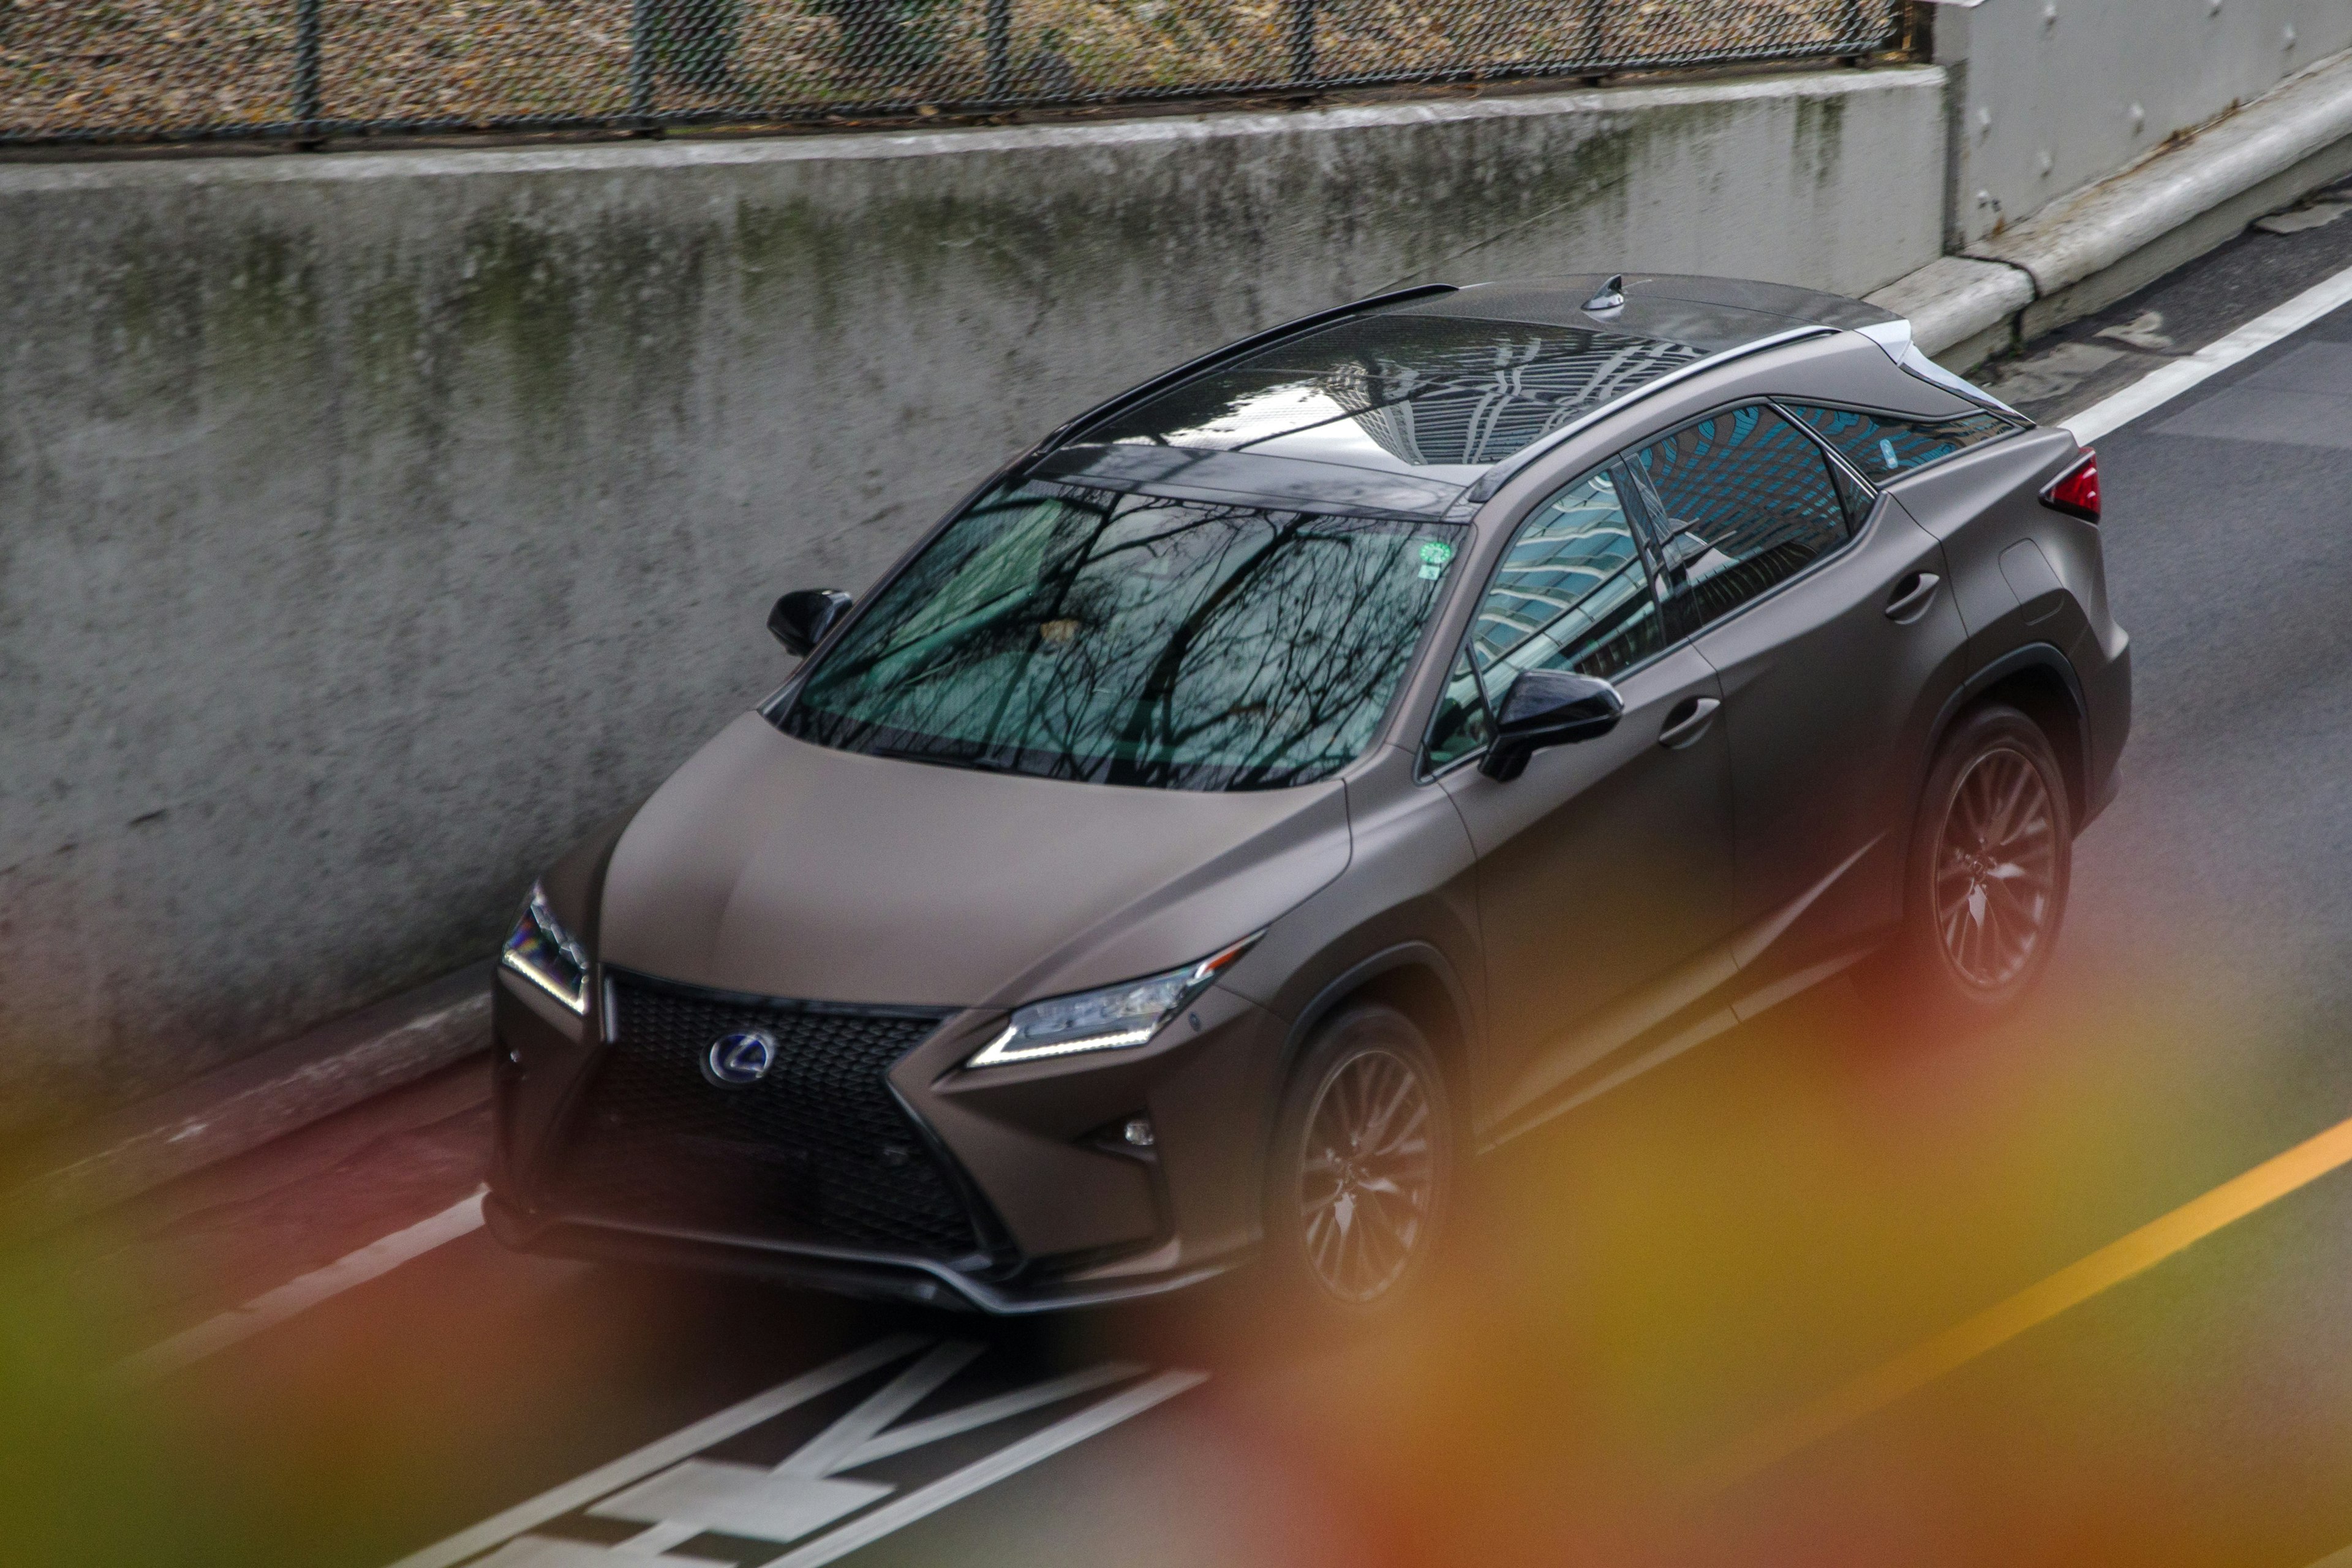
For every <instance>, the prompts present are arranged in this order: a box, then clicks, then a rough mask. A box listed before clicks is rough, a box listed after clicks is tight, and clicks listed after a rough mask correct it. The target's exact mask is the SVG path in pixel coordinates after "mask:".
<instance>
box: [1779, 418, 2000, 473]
mask: <svg viewBox="0 0 2352 1568" xmlns="http://www.w3.org/2000/svg"><path fill="white" fill-rule="evenodd" d="M1780 406H1781V407H1782V408H1784V409H1786V410H1787V411H1788V413H1789V415H1790V417H1792V418H1794V419H1796V420H1797V421H1799V422H1800V423H1801V424H1802V425H1803V426H1805V427H1806V428H1807V429H1809V430H1811V432H1812V433H1813V434H1814V435H1816V436H1819V437H1821V438H1822V440H1823V441H1825V442H1827V443H1828V444H1829V445H1830V446H1831V447H1833V448H1835V449H1836V451H1837V452H1838V454H1839V455H1840V456H1842V457H1843V458H1845V460H1846V461H1847V462H1849V463H1852V464H1853V466H1854V468H1855V469H1856V470H1857V471H1858V472H1860V473H1861V474H1862V475H1863V476H1864V478H1865V479H1870V480H1872V481H1873V482H1874V483H1877V484H1885V483H1888V482H1890V481H1892V480H1895V479H1901V478H1902V477H1903V476H1904V475H1906V474H1908V473H1912V472H1914V471H1916V470H1917V469H1920V468H1926V467H1927V465H1928V464H1930V463H1940V462H1942V461H1943V460H1944V459H1945V458H1948V457H1951V456H1952V455H1953V454H1954V453H1956V452H1965V451H1967V450H1968V449H1969V447H1978V446H1981V445H1983V444H1984V443H1985V442H1987V441H1998V440H2000V438H2001V437H2004V436H2013V435H2015V434H2016V433H2017V431H2018V430H2019V429H2020V428H2021V426H2018V425H2017V424H2015V423H2014V422H2012V421H2011V420H2008V419H2004V418H2002V417H2001V416H2000V415H1998V414H1993V413H1989V412H1985V413H1971V414H1962V415H1958V416H1955V417H1953V418H1949V419H1913V418H1908V417H1906V416H1902V415H1899V414H1864V413H1861V412H1859V411H1858V410H1855V409H1852V408H1829V407H1824V406H1822V405H1818V404H1807V403H1782V404H1781V405H1780Z"/></svg>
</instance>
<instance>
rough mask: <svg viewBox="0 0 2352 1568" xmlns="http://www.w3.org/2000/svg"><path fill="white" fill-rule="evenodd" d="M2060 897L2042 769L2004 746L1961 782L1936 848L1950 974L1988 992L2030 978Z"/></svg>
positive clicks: (2053, 824)
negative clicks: (2027, 971)
mask: <svg viewBox="0 0 2352 1568" xmlns="http://www.w3.org/2000/svg"><path fill="white" fill-rule="evenodd" d="M2057 891H2058V827H2057V812H2056V810H2055V808H2054V806H2053V803H2052V801H2051V798H2050V789H2049V786H2048V784H2046V783H2044V782H2043V779H2042V770H2041V769H2040V768H2038V767H2036V766H2034V764H2033V762H2032V759H2031V758H2029V757H2027V756H2026V755H2025V754H2024V753H2023V752H2019V751H2015V750H2012V749H2011V748H2009V747H2006V746H2003V747H2000V748H1999V749H1997V750H1993V751H1990V752H1986V753H1985V754H1984V755H1983V756H1980V757H1979V758H1978V759H1977V760H1976V761H1975V762H1974V763H1972V764H1970V766H1969V771H1968V772H1967V773H1964V774H1962V775H1961V777H1960V782H1959V785H1958V788H1957V789H1956V790H1954V792H1953V795H1952V805H1951V809H1950V810H1949V812H1948V813H1947V814H1946V816H1945V818H1944V831H1943V836H1942V837H1941V838H1940V839H1939V840H1938V842H1937V846H1936V886H1935V899H1936V930H1937V935H1938V937H1940V938H1941V940H1942V942H1943V949H1944V957H1945V959H1946V961H1947V962H1948V963H1950V964H1951V966H1952V969H1953V971H1954V972H1955V973H1958V975H1959V977H1960V978H1961V979H1962V980H1964V981H1966V982H1967V983H1968V984H1969V985H1971V986H1973V987H1975V988H1977V989H1979V990H1981V991H1997V990H1999V989H2000V988H2001V987H2002V986H2004V985H2007V984H2010V982H2011V981H2013V980H2015V979H2016V978H2017V977H2018V976H2019V975H2020V974H2021V973H2024V971H2025V969H2026V967H2027V966H2028V965H2029V964H2031V963H2032V962H2033V959H2034V956H2035V954H2036V953H2037V952H2039V951H2040V949H2041V946H2042V939H2043V938H2044V936H2045V935H2046V934H2047V933H2048V931H2049V927H2050V922H2051V919H2052V916H2053V913H2054V911H2055V908H2056V903H2057Z"/></svg>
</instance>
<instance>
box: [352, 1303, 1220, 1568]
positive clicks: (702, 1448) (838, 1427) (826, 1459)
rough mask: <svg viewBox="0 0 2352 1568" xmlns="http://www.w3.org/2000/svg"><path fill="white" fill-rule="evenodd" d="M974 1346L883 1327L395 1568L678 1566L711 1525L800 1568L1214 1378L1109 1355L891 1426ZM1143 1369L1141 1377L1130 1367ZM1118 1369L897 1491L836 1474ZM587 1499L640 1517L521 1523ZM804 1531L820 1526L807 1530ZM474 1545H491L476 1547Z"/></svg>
mask: <svg viewBox="0 0 2352 1568" xmlns="http://www.w3.org/2000/svg"><path fill="white" fill-rule="evenodd" d="M917 1352H921V1353H919V1354H918V1353H917ZM981 1353H982V1347H981V1346H979V1345H976V1344H972V1343H969V1342H955V1341H950V1342H944V1343H939V1344H933V1343H931V1342H929V1341H926V1340H923V1339H919V1338H913V1337H910V1336H905V1335H900V1336H896V1337H893V1338H891V1339H887V1340H884V1341H881V1342H878V1343H877V1344H873V1345H869V1346H867V1347H866V1349H865V1350H863V1351H859V1352H853V1353H852V1354H851V1355H849V1356H845V1357H843V1358H842V1359H841V1360H839V1361H836V1362H835V1363H832V1364H831V1365H830V1366H828V1367H825V1368H822V1369H820V1370H819V1371H818V1372H816V1373H809V1374H808V1375H807V1376H805V1377H803V1378H800V1379H796V1380H794V1382H793V1383H791V1384H784V1385H782V1386H781V1387H779V1388H777V1389H773V1390H771V1391H770V1392H769V1393H768V1394H761V1395H759V1396H757V1397H755V1398H754V1399H751V1400H747V1401H745V1402H744V1403H743V1404H741V1405H736V1406H735V1407H733V1408H732V1409H731V1410H729V1411H724V1412H721V1413H720V1414H719V1415H715V1416H712V1417H710V1418H709V1419H708V1420H705V1421H702V1422H698V1423H697V1424H696V1425H695V1426H690V1427H688V1428H687V1429H686V1430H685V1431H683V1432H680V1433H678V1434H677V1435H675V1436H670V1437H667V1438H664V1439H663V1440H662V1441H660V1442H659V1443H656V1444H653V1445H650V1446H649V1447H646V1448H642V1449H639V1450H638V1451H637V1452H636V1453H635V1454H632V1455H630V1456H629V1457H628V1458H625V1459H622V1460H617V1461H615V1462H614V1463H613V1464H611V1465H607V1466H605V1467H604V1468H602V1469H599V1470H597V1471H595V1472H593V1473H592V1474H590V1475H587V1476H583V1477H582V1478H581V1479H578V1480H576V1481H573V1482H571V1483H569V1484H568V1485H565V1486H562V1487H558V1488H556V1489H554V1490H552V1491H550V1492H547V1493H544V1494H542V1495H541V1496H540V1497H538V1498H535V1499H533V1500H531V1501H530V1502H528V1503H524V1504H522V1505H521V1506H520V1507H518V1508H513V1509H509V1510H507V1511H506V1512H505V1513H502V1514H500V1515H499V1516H498V1517H497V1518H496V1519H493V1520H489V1521H485V1522H484V1523H481V1524H478V1525H477V1526H475V1527H474V1528H473V1529H471V1530H468V1531H463V1532H461V1533H460V1534H457V1535H454V1536H451V1537H450V1538H449V1539H448V1540H446V1541H444V1542H440V1543H439V1544H437V1545H436V1546H433V1547H429V1548H427V1549H426V1550H425V1551H424V1552H417V1553H415V1555H413V1556H409V1557H404V1558H403V1559H402V1560H401V1561H400V1562H398V1563H394V1565H393V1568H453V1565H454V1564H457V1563H466V1564H467V1568H618V1565H619V1564H621V1563H632V1562H644V1561H646V1560H649V1559H650V1560H657V1561H661V1562H668V1563H681V1564H684V1563H692V1562H694V1561H696V1560H695V1559H694V1558H692V1557H690V1556H688V1555H685V1554H682V1553H677V1552H676V1551H675V1549H676V1548H678V1547H681V1546H684V1545H686V1544H687V1543H688V1542H691V1541H692V1540H693V1539H694V1538H695V1537H696V1536H698V1535H700V1534H702V1533H703V1532H705V1531H720V1532H723V1533H725V1534H729V1535H737V1536H742V1537H745V1538H747V1539H751V1540H755V1541H767V1542H774V1543H775V1544H776V1545H778V1546H783V1545H786V1544H789V1543H791V1542H805V1543H804V1544H803V1545H801V1546H800V1547H799V1548H798V1549H797V1550H796V1551H793V1552H787V1553H786V1554H785V1555H784V1556H782V1557H781V1558H777V1559H775V1560H774V1562H775V1563H783V1564H791V1565H795V1568H796V1565H799V1564H804V1563H830V1562H833V1561H834V1560H835V1558H838V1557H841V1556H843V1555H845V1554H846V1553H848V1552H855V1551H856V1550H858V1549H859V1548H860V1547H863V1546H866V1545H868V1544H870V1543H872V1542H875V1541H877V1540H879V1539H881V1538H882V1537H883V1536H886V1535H888V1534H889V1533H891V1532H892V1531H897V1530H899V1529H902V1528H904V1527H905V1526H907V1525H908V1524H911V1523H913V1522H914V1521H917V1520H919V1519H922V1518H924V1517H926V1516H927V1515H929V1514H932V1513H935V1512H937V1511H938V1510H940V1509H943V1508H945V1507H947V1506H948V1505H949V1504H950V1503H953V1502H956V1501H958V1500H961V1499H963V1498H966V1497H970V1496H971V1494H972V1493H974V1492H976V1491H979V1490H981V1489H982V1488H985V1487H988V1486H991V1485H992V1484H994V1483H995V1482H997V1481H1000V1480H1003V1479H1005V1478H1006V1477H1008V1476H1012V1475H1014V1474H1016V1473H1018V1472H1020V1471H1022V1470H1024V1469H1026V1468H1029V1467H1030V1466H1032V1465H1034V1464H1037V1463H1038V1462H1039V1461H1041V1460H1044V1459H1046V1458H1051V1457H1052V1456H1053V1455H1055V1454H1057V1453H1060V1452H1061V1451H1062V1450H1063V1449H1065V1448H1067V1447H1071V1446H1072V1445H1074V1444H1076V1443H1079V1442H1083V1441H1084V1440H1085V1439H1087V1438H1088V1437H1091V1436H1097V1434H1100V1433H1102V1432H1106V1431H1108V1430H1109V1429H1110V1428H1111V1427H1113V1426H1118V1424H1119V1423H1120V1422H1122V1421H1126V1420H1129V1419H1130V1418H1131V1417H1133V1416H1136V1415H1141V1414H1142V1413H1143V1412H1144V1411H1146V1410H1149V1409H1150V1408H1152V1407H1153V1406H1154V1405H1160V1404H1161V1403H1163V1402H1164V1401H1166V1400H1169V1399H1171V1398H1173V1397H1174V1396H1175V1395H1177V1394H1181V1393H1182V1392H1184V1391H1185V1390H1186V1389H1188V1388H1192V1387H1193V1386H1195V1385H1197V1384H1201V1383H1203V1382H1205V1381H1207V1377H1208V1374H1207V1373H1201V1372H1186V1371H1171V1372H1163V1373H1159V1374H1157V1375H1155V1376H1145V1375H1144V1374H1145V1370H1146V1369H1144V1368H1142V1367H1140V1366H1137V1365H1134V1364H1132V1363H1125V1362H1107V1363H1103V1364H1101V1365H1099V1366H1094V1367H1088V1368H1086V1369H1084V1370H1082V1371H1078V1372H1074V1373H1064V1374H1062V1375H1061V1376H1059V1377H1055V1378H1049V1379H1046V1380H1045V1381H1044V1382H1042V1383H1038V1384H1032V1385H1031V1386H1029V1387H1026V1388H1021V1389H1015V1390H1013V1391H1012V1392H1010V1393H1007V1394H997V1395H994V1396H992V1397H990V1398H985V1399H981V1400H977V1401H974V1402H972V1403H971V1404H969V1405H963V1406H961V1407H960V1408H958V1409H954V1410H950V1411H947V1412H945V1413H943V1414H941V1415H933V1416H929V1417H927V1418H925V1419H922V1420H919V1421H916V1422H912V1423H910V1424H908V1426H903V1427H897V1428H895V1429H894V1428H893V1426H892V1423H893V1422H895V1421H897V1420H898V1418H899V1417H901V1416H903V1415H906V1414H907V1413H908V1411H910V1410H912V1409H913V1408H914V1407H915V1406H917V1405H920V1404H921V1403H922V1402H923V1401H924V1400H926V1399H928V1398H929V1397H930V1396H931V1395H932V1394H936V1393H937V1392H939V1390H940V1389H941V1388H942V1387H944V1386H946V1384H948V1383H950V1381H952V1380H953V1379H954V1377H955V1376H956V1375H957V1374H958V1373H961V1372H962V1371H963V1369H964V1368H966V1367H967V1366H969V1365H970V1364H971V1363H972V1362H973V1361H974V1360H976V1359H977V1358H978V1357H979V1356H980V1354H981ZM910 1357H911V1358H912V1360H911V1361H908V1358H910ZM895 1361H908V1364H907V1365H905V1366H903V1367H901V1368H900V1369H899V1370H898V1373H897V1374H896V1375H895V1376H894V1377H892V1378H891V1379H890V1380H889V1382H887V1384H883V1385H882V1386H881V1387H880V1388H877V1389H876V1390H874V1391H873V1392H871V1393H869V1394H866V1397H865V1398H864V1399H863V1400H861V1401H860V1402H859V1403H858V1404H857V1405H855V1406H854V1407H852V1408H851V1409H850V1410H848V1411H846V1412H845V1413H844V1414H842V1415H838V1416H835V1418H834V1420H833V1422H832V1424H831V1425H829V1426H826V1427H825V1428H824V1430H823V1431H822V1432H819V1433H817V1434H816V1435H815V1436H813V1437H810V1438H808V1439H807V1440H805V1441H804V1442H803V1443H802V1445H801V1446H800V1447H799V1448H798V1449H797V1450H795V1451H794V1452H793V1454H792V1455H790V1456H789V1457H787V1458H784V1459H783V1460H782V1462H781V1463H779V1464H774V1465H751V1464H744V1463H742V1462H740V1461H738V1460H732V1459H719V1458H707V1457H705V1455H707V1453H708V1451H709V1448H711V1447H714V1446H716V1445H718V1444H719V1443H721V1442H723V1441H725V1440H726V1439H727V1438H729V1437H731V1436H735V1435H736V1434H737V1433H739V1432H741V1431H744V1430H747V1429H748V1428H750V1427H751V1426H758V1425H759V1424H761V1422H764V1421H767V1420H769V1419H771V1418H772V1417H773V1416H775V1415H780V1414H782V1412H783V1411H785V1410H787V1409H790V1408H791V1407H792V1406H793V1405H798V1404H802V1403H804V1402H805V1401H806V1400H808V1399H810V1398H813V1397H814V1396H815V1395H816V1394H819V1393H822V1392H824V1391H826V1390H829V1389H832V1388H836V1387H839V1386H840V1385H841V1384H843V1383H845V1382H846V1381H848V1380H849V1379H850V1378H852V1377H856V1376H863V1375H865V1374H866V1373H871V1372H875V1371H878V1370H879V1369H880V1368H882V1367H884V1366H887V1365H888V1364H890V1363H892V1362H895ZM1137 1378H1141V1379H1142V1381H1141V1382H1135V1381H1133V1380H1135V1379H1137ZM1118 1383H1125V1384H1128V1385H1129V1386H1127V1387H1125V1388H1123V1389H1121V1390H1119V1391H1118V1392H1117V1393H1114V1394H1111V1395H1109V1396H1108V1398H1105V1399H1101V1400H1098V1401H1097V1402H1096V1403H1095V1404H1093V1405H1087V1407H1085V1408H1084V1409H1081V1410H1077V1411H1075V1412H1073V1413H1071V1414H1070V1415H1066V1416H1065V1417H1063V1418H1062V1419H1061V1420H1059V1421H1056V1422H1055V1423H1054V1424H1053V1425H1051V1426H1045V1427H1043V1428H1041V1429H1039V1430H1037V1431H1035V1432H1032V1433H1030V1434H1029V1435H1028V1436H1024V1437H1022V1438H1020V1439H1019V1440H1018V1441H1015V1442H1013V1443H1010V1444H1007V1445H1006V1446H1004V1447H1002V1448H999V1449H997V1450H996V1451H995V1452H993V1453H991V1454H987V1455H984V1456H983V1457H982V1458H979V1459H976V1460H974V1461H973V1462H971V1463H970V1464H968V1465H965V1466H964V1467H963V1468H961V1469H958V1470H955V1471H952V1472H950V1474H948V1475H946V1476H943V1477H940V1478H939V1479H935V1480H932V1481H930V1482H929V1483H928V1484H926V1485H922V1486H919V1487H917V1488H916V1489H914V1490H912V1491H910V1492H908V1493H907V1494H906V1495H905V1496H903V1497H900V1498H898V1499H897V1500H893V1501H889V1502H887V1503H886V1502H884V1501H883V1500H884V1499H887V1498H889V1497H890V1496H891V1493H892V1492H893V1491H894V1490H895V1489H896V1488H895V1487H894V1486H893V1485H891V1484H890V1483H888V1482H886V1481H877V1480H870V1479H868V1480H851V1479H845V1478H844V1477H843V1475H842V1472H844V1471H845V1470H852V1469H856V1468H861V1467H863V1466H865V1465H867V1464H871V1463H873V1462H875V1461H876V1460H877V1459H881V1458H887V1457H889V1456H891V1455H895V1454H899V1453H904V1452H906V1451H907V1450H908V1449H910V1448H916V1447H924V1446H926V1445H928V1444H930V1443H935V1442H939V1441H940V1440H942V1439H944V1438H948V1437H952V1436H959V1435H961V1434H962V1433H965V1432H969V1431H972V1430H974V1429H976V1428H978V1427H981V1426H987V1425H990V1424H991V1423H992V1422H995V1421H1001V1420H1004V1419H1006V1418H1008V1417H1010V1416H1013V1415H1022V1414H1024V1413H1026V1412H1028V1411H1031V1410H1036V1409H1042V1408H1044V1407H1045V1405H1053V1404H1058V1403H1060V1402H1061V1401H1063V1400H1066V1399H1071V1398H1075V1397H1076V1396H1077V1395H1079V1394H1087V1393H1090V1392H1092V1391H1093V1390H1095V1389H1097V1388H1102V1387H1106V1386H1108V1385H1109V1384H1118ZM877 1504H878V1505H880V1506H876V1505H877ZM580 1510H585V1511H586V1512H587V1513H588V1514H590V1515H593V1516H595V1517H597V1518H602V1519H615V1520H625V1521H631V1522H634V1523H636V1524H639V1525H642V1526H644V1527H645V1528H643V1529H641V1530H640V1531H638V1532H637V1533H636V1534H634V1535H631V1536H628V1537H626V1538H625V1539H624V1540H621V1541H618V1542H612V1543H611V1544H609V1545H599V1544H596V1543H594V1542H584V1541H580V1540H577V1539H573V1538H567V1537H563V1536H560V1535H534V1534H530V1533H528V1532H529V1531H532V1530H534V1529H536V1528H538V1527H540V1526H542V1525H545V1524H547V1523H548V1522H549V1521H551V1520H555V1519H557V1518H559V1517H560V1516H562V1515H565V1514H569V1513H573V1512H576V1511H580ZM843 1520H848V1521H849V1522H848V1523H847V1525H846V1526H845V1527H844V1528H842V1529H839V1530H835V1531H832V1532H831V1533H829V1534H824V1535H822V1536H818V1532H819V1531H826V1530H828V1529H829V1527H831V1526H833V1525H835V1523H837V1522H838V1521H843ZM812 1536H817V1539H814V1540H809V1539H808V1538H809V1537H812ZM483 1552H488V1555H487V1556H482V1555H478V1554H479V1553H483Z"/></svg>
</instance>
